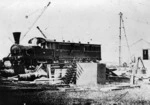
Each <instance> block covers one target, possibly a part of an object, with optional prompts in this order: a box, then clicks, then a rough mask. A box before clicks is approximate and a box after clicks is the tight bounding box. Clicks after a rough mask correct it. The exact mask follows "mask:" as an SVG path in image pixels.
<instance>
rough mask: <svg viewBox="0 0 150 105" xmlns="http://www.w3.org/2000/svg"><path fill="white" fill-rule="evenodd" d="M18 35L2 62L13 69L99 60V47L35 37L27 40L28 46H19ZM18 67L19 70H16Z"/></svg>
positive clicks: (15, 35)
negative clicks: (8, 62)
mask: <svg viewBox="0 0 150 105" xmlns="http://www.w3.org/2000/svg"><path fill="white" fill-rule="evenodd" d="M19 34H20V33H14V39H15V44H14V45H12V47H11V48H10V55H9V56H8V57H5V58H4V59H3V62H5V61H10V62H11V67H12V68H13V69H17V70H18V69H20V71H21V69H22V70H23V71H24V69H35V68H36V66H37V65H39V64H41V63H44V64H54V63H65V62H90V61H94V62H96V61H99V60H101V45H98V44H89V43H87V44H82V43H80V42H79V43H73V42H64V41H63V42H58V41H56V40H48V39H44V38H40V37H35V38H32V39H30V40H29V42H28V43H29V46H23V45H20V44H19V37H18V36H20V35H19ZM18 67H19V68H18Z"/></svg>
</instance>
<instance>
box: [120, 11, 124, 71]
mask: <svg viewBox="0 0 150 105" xmlns="http://www.w3.org/2000/svg"><path fill="white" fill-rule="evenodd" d="M119 15H120V27H119V68H120V66H121V28H122V26H121V21H122V15H123V14H122V12H120V13H119Z"/></svg>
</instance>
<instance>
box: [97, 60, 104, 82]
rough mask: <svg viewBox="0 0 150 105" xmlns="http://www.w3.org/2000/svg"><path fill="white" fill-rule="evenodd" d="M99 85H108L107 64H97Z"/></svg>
mask: <svg viewBox="0 0 150 105" xmlns="http://www.w3.org/2000/svg"><path fill="white" fill-rule="evenodd" d="M97 83H98V84H105V83H106V65H105V64H100V63H98V64H97Z"/></svg>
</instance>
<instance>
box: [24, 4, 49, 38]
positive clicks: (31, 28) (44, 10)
mask: <svg viewBox="0 0 150 105" xmlns="http://www.w3.org/2000/svg"><path fill="white" fill-rule="evenodd" d="M50 4H51V2H49V3H48V4H47V5H46V6H45V7H44V9H43V11H42V12H41V14H40V15H39V16H38V17H37V18H36V20H35V21H34V22H33V24H32V25H31V27H29V29H28V31H27V32H26V33H25V34H24V36H23V37H22V40H23V39H24V37H25V36H26V35H27V34H28V32H29V31H30V30H31V29H32V28H33V26H34V25H35V23H36V22H37V21H38V20H39V18H40V17H41V16H42V14H43V13H44V11H45V10H46V9H47V7H48V6H49V5H50Z"/></svg>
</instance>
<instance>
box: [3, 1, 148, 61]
mask: <svg viewBox="0 0 150 105" xmlns="http://www.w3.org/2000/svg"><path fill="white" fill-rule="evenodd" d="M0 1H1V3H0V58H2V57H4V56H6V55H7V54H8V53H9V50H10V46H11V45H12V44H13V42H12V41H13V37H12V32H14V31H19V32H21V33H22V36H24V35H25V33H26V32H27V31H28V30H29V28H30V27H31V26H32V25H33V23H34V21H35V20H36V19H37V18H38V16H40V14H41V12H42V11H43V9H44V7H45V6H46V5H47V4H48V2H51V4H50V6H49V7H48V8H47V9H46V10H45V12H44V13H43V15H42V16H41V17H40V18H39V20H38V21H37V22H36V24H35V25H34V26H33V28H32V29H31V30H30V31H29V32H28V34H27V35H26V36H25V37H24V38H21V39H22V40H21V44H26V43H27V41H28V40H29V39H30V38H32V37H37V36H40V37H42V35H41V33H40V32H39V31H38V30H37V29H36V26H39V27H40V28H41V29H42V31H43V32H44V33H45V34H46V36H47V37H48V38H49V39H56V40H59V41H61V40H66V41H68V40H70V41H74V42H78V41H81V42H84V43H86V42H89V41H90V42H91V43H96V44H101V45H102V59H103V60H104V61H110V62H113V61H114V62H118V56H119V53H118V51H119V49H118V46H119V12H122V13H123V19H124V26H125V29H126V35H127V38H128V42H129V45H131V44H132V43H134V42H136V41H137V40H139V39H141V38H143V39H145V40H147V41H150V37H149V33H150V13H149V11H150V1H149V0H51V1H49V0H0ZM11 40H12V41H11ZM122 45H123V47H122V48H123V53H122V55H126V56H127V54H128V51H127V45H126V41H125V34H124V32H122ZM125 58H126V59H127V58H128V57H125ZM123 59H124V57H123Z"/></svg>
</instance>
